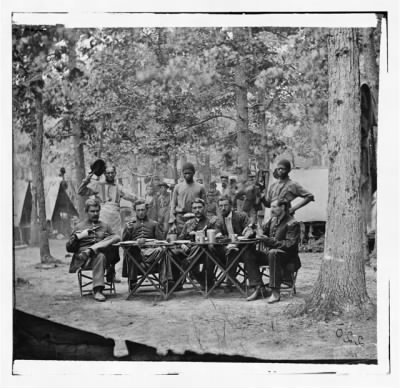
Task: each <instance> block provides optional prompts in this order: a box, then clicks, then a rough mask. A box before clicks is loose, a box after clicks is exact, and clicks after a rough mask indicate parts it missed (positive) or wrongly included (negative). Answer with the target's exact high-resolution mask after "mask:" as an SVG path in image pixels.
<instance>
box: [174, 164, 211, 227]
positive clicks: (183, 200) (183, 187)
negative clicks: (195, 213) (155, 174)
mask: <svg viewBox="0 0 400 388" xmlns="http://www.w3.org/2000/svg"><path fill="white" fill-rule="evenodd" d="M182 173H183V178H184V181H183V182H180V183H178V184H177V185H176V186H175V188H174V191H173V193H172V199H171V211H170V217H169V224H170V226H171V227H170V230H171V231H173V230H174V229H175V230H176V231H177V234H180V233H181V232H182V229H183V225H184V224H185V219H184V217H183V216H184V214H185V213H190V212H191V211H192V202H193V201H194V200H195V199H196V198H200V199H202V200H203V201H206V190H205V188H204V186H203V185H201V184H199V183H197V182H194V181H193V176H194V173H195V168H194V166H193V164H192V163H185V164H184V165H183V166H182Z"/></svg>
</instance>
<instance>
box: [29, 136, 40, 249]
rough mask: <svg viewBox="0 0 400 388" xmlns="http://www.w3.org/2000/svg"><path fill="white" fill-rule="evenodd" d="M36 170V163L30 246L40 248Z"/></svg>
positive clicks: (32, 188)
mask: <svg viewBox="0 0 400 388" xmlns="http://www.w3.org/2000/svg"><path fill="white" fill-rule="evenodd" d="M33 136H34V135H32V147H33ZM33 160H34V158H33V149H32V161H33ZM34 168H35V166H34V163H32V184H31V192H32V210H31V230H30V234H29V245H31V246H39V221H38V209H37V189H36V186H35V178H34V174H35V173H34V171H33V169H34Z"/></svg>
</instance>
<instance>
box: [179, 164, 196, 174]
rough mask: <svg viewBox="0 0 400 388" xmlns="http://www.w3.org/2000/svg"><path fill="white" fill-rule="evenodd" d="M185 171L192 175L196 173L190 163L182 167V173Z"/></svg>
mask: <svg viewBox="0 0 400 388" xmlns="http://www.w3.org/2000/svg"><path fill="white" fill-rule="evenodd" d="M186 170H190V171H192V172H193V174H194V173H195V172H196V169H195V168H194V165H193V164H192V163H190V162H186V163H185V164H184V165H183V166H182V172H184V171H186Z"/></svg>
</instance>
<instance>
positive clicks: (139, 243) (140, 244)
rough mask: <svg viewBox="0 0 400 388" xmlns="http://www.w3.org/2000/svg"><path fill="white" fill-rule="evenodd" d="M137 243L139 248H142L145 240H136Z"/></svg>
mask: <svg viewBox="0 0 400 388" xmlns="http://www.w3.org/2000/svg"><path fill="white" fill-rule="evenodd" d="M137 243H138V245H139V246H143V245H144V244H145V243H146V239H145V238H138V239H137Z"/></svg>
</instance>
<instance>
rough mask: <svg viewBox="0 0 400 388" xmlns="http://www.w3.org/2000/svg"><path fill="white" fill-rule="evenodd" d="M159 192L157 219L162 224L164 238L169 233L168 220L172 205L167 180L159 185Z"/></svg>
mask: <svg viewBox="0 0 400 388" xmlns="http://www.w3.org/2000/svg"><path fill="white" fill-rule="evenodd" d="M158 187H159V193H158V197H157V209H158V215H157V221H158V223H159V224H160V225H161V227H162V229H163V232H164V238H165V237H166V236H167V233H168V220H169V210H170V206H171V195H170V193H169V192H168V185H167V184H166V183H165V182H162V183H160V184H159V185H158Z"/></svg>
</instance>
